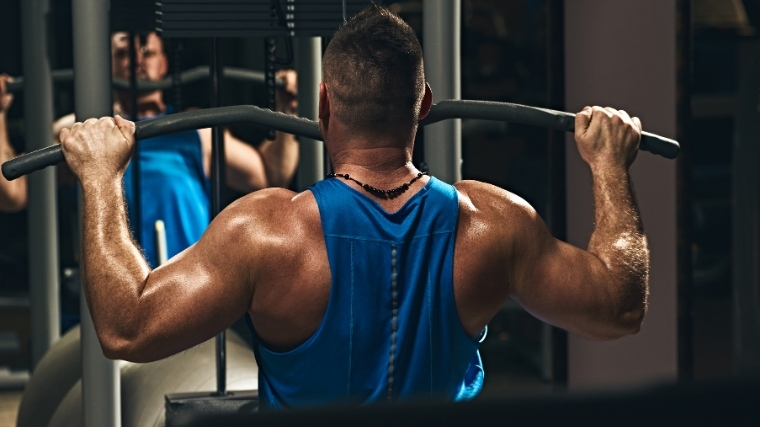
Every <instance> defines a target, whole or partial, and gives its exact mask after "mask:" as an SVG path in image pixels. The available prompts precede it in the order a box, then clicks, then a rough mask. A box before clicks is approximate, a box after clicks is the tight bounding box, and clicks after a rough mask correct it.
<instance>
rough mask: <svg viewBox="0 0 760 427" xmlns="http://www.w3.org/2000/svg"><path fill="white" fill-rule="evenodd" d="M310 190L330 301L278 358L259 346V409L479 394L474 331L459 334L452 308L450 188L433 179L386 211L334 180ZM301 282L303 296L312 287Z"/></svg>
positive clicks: (454, 203)
mask: <svg viewBox="0 0 760 427" xmlns="http://www.w3.org/2000/svg"><path fill="white" fill-rule="evenodd" d="M311 193H312V195H313V196H314V198H315V199H316V203H317V205H318V207H319V212H320V216H321V226H322V229H323V234H324V238H325V241H324V247H322V248H319V250H320V251H321V252H326V253H327V258H328V260H329V270H330V272H331V289H330V290H329V295H330V296H329V299H328V300H329V302H328V303H327V306H326V309H325V310H326V311H325V314H324V315H323V316H322V317H323V319H322V320H321V321H320V323H319V326H318V327H317V329H316V332H314V333H313V335H312V336H310V337H309V338H308V339H306V341H305V342H303V343H301V344H299V345H298V346H296V347H295V348H293V349H287V351H284V352H283V351H272V350H271V349H269V348H267V347H268V346H267V343H266V342H264V343H262V345H259V346H257V359H258V361H259V366H260V374H259V381H260V390H259V394H260V396H261V399H262V400H263V401H264V404H267V405H270V406H280V405H303V404H315V403H320V402H329V401H334V400H356V401H360V402H369V401H376V400H384V399H403V398H408V397H420V396H428V397H429V396H439V397H444V398H448V399H462V398H468V397H472V396H473V395H475V394H477V392H478V391H479V390H480V386H481V385H482V369H481V368H480V362H479V357H478V356H477V346H478V339H479V338H480V335H481V334H477V335H476V336H470V335H468V334H467V333H465V331H464V330H463V329H462V323H461V321H460V319H459V316H458V314H457V311H458V310H457V308H456V306H455V303H454V289H453V284H452V281H453V256H454V237H455V233H456V228H457V227H456V226H457V217H458V211H459V197H458V194H457V191H456V190H455V189H454V187H452V186H450V185H447V184H444V183H442V182H440V181H438V180H436V179H434V178H431V179H430V180H429V181H428V182H427V184H426V185H425V186H424V187H423V188H422V189H420V190H419V191H418V192H416V193H415V194H414V195H412V196H411V197H410V198H409V199H408V200H407V201H406V202H405V203H404V205H403V206H402V207H401V208H400V209H398V210H396V211H394V212H392V213H390V212H387V211H386V210H385V209H384V208H383V207H382V206H380V205H379V204H378V203H377V202H376V201H375V200H372V199H370V198H369V196H368V195H367V194H365V193H363V192H362V193H360V192H359V191H357V189H354V188H351V187H349V186H347V185H345V184H344V183H342V182H340V181H338V180H334V179H327V180H324V181H321V182H319V183H317V184H316V185H315V186H313V187H312V188H311ZM303 285H304V288H305V289H304V290H303V292H304V293H307V294H308V293H309V290H310V289H314V288H315V286H314V284H311V283H304V284H303ZM257 286H258V284H257ZM278 287H279V286H278ZM316 287H317V288H318V287H319V286H318V285H317V286H316ZM300 293H301V292H300V291H299V292H297V293H296V294H300ZM289 295H293V294H292V293H290V292H288V293H286V294H285V295H283V296H282V299H283V301H282V303H283V304H285V305H290V304H289V301H292V300H293V298H289ZM315 296H317V297H318V296H319V295H315ZM254 299H255V298H254ZM323 304H324V301H320V302H319V304H318V305H320V306H323ZM302 308H303V309H308V307H302ZM300 313H301V312H300V310H299V309H296V310H294V311H293V312H292V314H291V316H294V317H295V316H299V315H300ZM257 314H258V313H256V312H254V323H256V320H257V318H258V315H257ZM280 332H284V331H283V330H282V328H280Z"/></svg>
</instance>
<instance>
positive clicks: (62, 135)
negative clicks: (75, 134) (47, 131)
mask: <svg viewBox="0 0 760 427" xmlns="http://www.w3.org/2000/svg"><path fill="white" fill-rule="evenodd" d="M69 132H71V131H70V130H69V128H63V129H61V132H59V133H58V141H59V142H61V143H63V140H64V139H66V137H67V136H69Z"/></svg>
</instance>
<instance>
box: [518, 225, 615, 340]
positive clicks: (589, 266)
mask: <svg viewBox="0 0 760 427" xmlns="http://www.w3.org/2000/svg"><path fill="white" fill-rule="evenodd" d="M531 222H532V223H531V224H529V225H525V226H524V227H523V228H522V233H521V236H520V238H518V241H517V243H516V244H517V245H518V247H517V248H516V251H519V252H518V254H519V255H518V256H517V257H516V261H515V263H516V267H515V268H516V269H517V271H516V274H515V275H514V279H513V281H514V283H513V284H512V286H511V287H510V296H511V297H512V298H513V299H515V300H516V301H517V302H518V303H520V305H521V306H522V307H523V308H525V309H526V310H527V311H528V312H530V313H531V314H533V315H534V316H536V317H538V318H539V319H541V320H543V321H545V322H547V323H550V324H552V325H555V326H558V327H561V328H563V329H567V330H569V331H572V332H576V333H579V334H581V335H586V333H585V332H586V331H587V330H588V328H589V327H593V325H592V323H593V321H594V320H593V319H595V318H597V317H598V314H599V310H604V307H605V304H606V301H608V300H609V295H608V294H607V292H606V289H607V288H606V287H605V284H606V283H607V275H608V272H607V270H606V268H605V266H604V264H603V263H602V262H601V261H600V260H599V259H598V258H597V257H596V256H594V255H593V254H591V253H589V252H587V251H584V250H582V249H580V248H577V247H575V246H573V245H570V244H568V243H565V242H563V241H561V240H558V239H556V238H554V237H553V236H552V235H551V234H550V233H549V230H548V229H547V227H546V226H545V225H544V223H543V221H541V219H540V218H533V219H532V221H531Z"/></svg>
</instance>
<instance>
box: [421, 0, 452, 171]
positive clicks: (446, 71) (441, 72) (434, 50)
mask: <svg viewBox="0 0 760 427" xmlns="http://www.w3.org/2000/svg"><path fill="white" fill-rule="evenodd" d="M422 11H423V14H422V42H423V50H424V53H425V77H426V79H427V81H428V83H429V84H430V88H431V89H432V90H433V100H434V101H433V102H435V101H436V100H438V101H440V100H444V99H460V98H461V97H462V84H461V62H460V51H461V49H460V44H459V41H460V34H461V1H460V0H423V2H422ZM425 163H427V165H428V168H429V170H430V174H431V175H435V176H436V177H437V178H439V179H440V180H442V181H445V182H448V183H449V184H453V183H455V182H457V181H459V180H461V179H462V120H460V119H456V120H446V121H443V122H439V123H436V124H433V125H429V126H425Z"/></svg>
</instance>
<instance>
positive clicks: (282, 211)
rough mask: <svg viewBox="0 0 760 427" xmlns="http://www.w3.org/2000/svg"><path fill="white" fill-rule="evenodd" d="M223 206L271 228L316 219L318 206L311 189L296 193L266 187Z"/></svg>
mask: <svg viewBox="0 0 760 427" xmlns="http://www.w3.org/2000/svg"><path fill="white" fill-rule="evenodd" d="M226 210H232V211H233V212H232V213H233V214H235V215H238V216H244V217H247V218H248V219H249V220H251V221H252V222H254V223H255V224H257V225H258V226H259V227H265V228H267V229H269V230H271V231H277V230H288V229H292V228H293V227H296V226H299V223H300V224H303V223H307V222H309V221H313V220H315V219H316V221H317V222H318V221H319V210H318V208H317V204H316V200H315V199H314V196H313V195H312V194H311V192H310V191H304V192H301V193H296V192H294V191H291V190H288V189H286V188H265V189H263V190H259V191H255V192H253V193H249V194H247V195H245V196H243V197H241V198H240V199H238V200H237V201H236V202H235V203H233V204H231V205H230V206H229V207H228V208H227V209H226ZM315 215H316V216H315Z"/></svg>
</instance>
